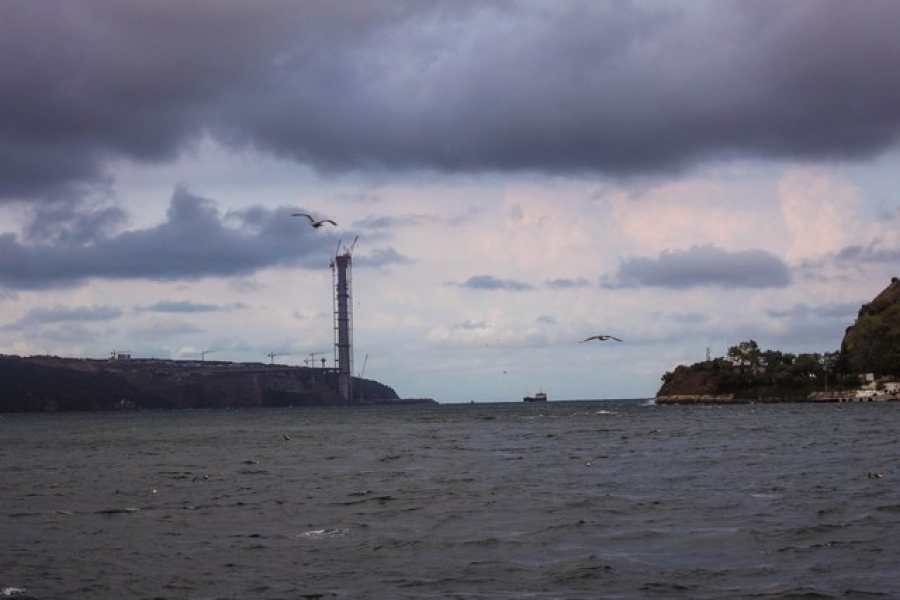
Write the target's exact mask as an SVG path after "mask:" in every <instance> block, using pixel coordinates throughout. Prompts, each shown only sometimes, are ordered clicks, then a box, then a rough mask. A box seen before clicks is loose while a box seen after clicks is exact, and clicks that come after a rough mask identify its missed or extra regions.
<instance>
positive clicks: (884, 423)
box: [0, 402, 900, 599]
mask: <svg viewBox="0 0 900 600" xmlns="http://www.w3.org/2000/svg"><path fill="white" fill-rule="evenodd" d="M898 424H900V403H896V404H878V405H876V404H840V405H838V404H831V405H804V404H795V405H741V406H731V407H725V406H706V407H680V406H665V407H662V406H660V407H655V406H645V405H642V404H641V403H638V402H591V403H550V404H548V405H545V406H539V405H525V404H518V403H517V404H505V405H462V406H453V405H444V406H438V407H415V408H412V407H411V408H384V409H364V410H359V409H314V410H309V409H283V410H282V409H267V410H251V411H185V412H140V413H113V414H110V413H107V414H66V415H2V416H0V473H2V475H0V477H2V490H0V535H2V545H0V595H9V596H12V597H19V598H353V599H355V598H491V599H494V598H517V599H518V598H542V599H543V598H734V597H741V598H743V597H746V598H788V597H806V598H855V597H858V598H869V597H886V598H896V597H900V489H898V482H900V454H898V449H900V446H898V436H897V433H898ZM876 471H877V472H879V473H881V474H883V477H872V476H869V474H870V473H874V472H876Z"/></svg>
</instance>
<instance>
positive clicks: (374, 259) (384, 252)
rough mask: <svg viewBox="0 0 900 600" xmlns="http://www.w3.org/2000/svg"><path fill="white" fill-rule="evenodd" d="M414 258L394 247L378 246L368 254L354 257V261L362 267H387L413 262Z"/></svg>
mask: <svg viewBox="0 0 900 600" xmlns="http://www.w3.org/2000/svg"><path fill="white" fill-rule="evenodd" d="M412 262H413V261H412V259H411V258H409V257H407V256H404V255H403V254H400V253H399V252H397V250H395V249H394V248H376V249H374V250H372V251H371V252H369V253H368V254H361V255H359V256H354V257H353V263H354V264H356V265H359V266H361V267H385V266H388V265H408V264H412Z"/></svg>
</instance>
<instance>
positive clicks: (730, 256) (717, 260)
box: [602, 245, 791, 289]
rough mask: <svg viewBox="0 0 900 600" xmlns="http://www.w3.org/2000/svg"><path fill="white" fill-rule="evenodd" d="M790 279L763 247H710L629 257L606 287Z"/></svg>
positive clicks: (762, 283) (747, 284)
mask: <svg viewBox="0 0 900 600" xmlns="http://www.w3.org/2000/svg"><path fill="white" fill-rule="evenodd" d="M790 281H791V274H790V271H789V270H788V268H787V265H785V263H784V262H783V261H782V260H781V259H780V258H778V257H777V256H775V255H774V254H771V253H769V252H766V251H764V250H744V251H739V252H727V251H725V250H722V249H720V248H716V247H714V246H708V245H707V246H692V247H691V248H689V249H687V250H677V251H664V252H662V253H661V254H660V255H659V257H658V258H655V259H653V258H643V257H633V258H628V259H625V260H623V261H622V262H621V264H620V265H619V268H618V271H617V272H616V275H615V277H613V278H611V279H610V278H606V279H605V280H604V281H603V282H602V285H603V287H607V288H631V287H663V288H674V289H684V288H691V287H697V286H715V287H723V288H768V287H784V286H786V285H788V284H789V283H790Z"/></svg>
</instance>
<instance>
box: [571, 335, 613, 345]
mask: <svg viewBox="0 0 900 600" xmlns="http://www.w3.org/2000/svg"><path fill="white" fill-rule="evenodd" d="M591 340H597V341H600V342H605V341H606V340H616V341H617V342H621V341H622V340H620V339H619V338H617V337H616V336H614V335H603V334H601V335H592V336H591V337H589V338H585V339H583V340H581V341H580V342H578V343H579V344H583V343H585V342H589V341H591Z"/></svg>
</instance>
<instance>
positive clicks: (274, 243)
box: [0, 188, 337, 289]
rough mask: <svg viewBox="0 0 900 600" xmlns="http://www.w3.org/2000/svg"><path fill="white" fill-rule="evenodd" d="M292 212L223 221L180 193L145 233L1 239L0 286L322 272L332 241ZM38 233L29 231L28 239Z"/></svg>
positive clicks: (250, 212)
mask: <svg viewBox="0 0 900 600" xmlns="http://www.w3.org/2000/svg"><path fill="white" fill-rule="evenodd" d="M291 210H292V209H290V208H286V207H285V208H280V209H274V210H271V209H265V208H259V207H254V208H249V209H246V210H242V211H236V212H231V213H225V214H220V213H219V211H218V210H217V208H216V205H215V203H214V202H213V201H211V200H208V199H205V198H201V197H199V196H196V195H194V194H191V193H190V192H189V191H187V190H186V189H183V188H179V189H177V190H176V191H175V193H174V195H173V196H172V199H171V203H170V205H169V209H168V212H167V215H166V220H165V222H163V223H161V224H160V225H157V226H156V227H152V228H149V229H140V230H130V231H122V232H118V233H113V234H110V233H109V232H108V230H106V229H104V228H97V229H96V230H95V231H94V232H93V235H92V236H91V237H86V236H85V235H78V236H72V235H69V232H70V231H71V230H72V227H69V226H68V225H67V224H65V223H63V224H60V225H58V226H55V227H49V226H45V227H41V228H39V229H41V230H42V231H50V230H53V231H56V232H62V233H61V234H59V235H57V236H56V237H54V236H50V235H44V234H43V233H42V235H40V236H39V237H37V238H36V239H35V238H30V237H28V236H27V235H23V236H22V237H21V238H20V237H17V236H15V235H13V234H9V233H7V234H4V235H0V286H3V287H6V288H10V289H47V288H60V287H68V286H73V285H77V284H79V283H80V282H82V281H83V280H85V279H88V278H104V279H138V278H143V279H157V280H177V279H182V280H195V279H199V278H202V277H235V276H241V275H249V274H252V273H254V272H255V271H257V270H259V269H263V268H266V267H271V266H283V265H301V266H306V267H310V268H322V267H323V266H327V261H328V258H329V256H330V254H331V251H332V248H334V247H335V243H336V242H337V234H336V233H332V232H325V231H321V230H317V229H312V228H311V227H308V226H304V223H302V222H300V221H297V220H296V219H291V217H290V213H291ZM99 212H100V214H101V215H102V214H106V212H105V211H104V210H102V209H101V210H100V211H99ZM40 214H43V213H40ZM78 218H79V219H80V218H81V217H78ZM35 228H36V227H35V226H34V225H29V226H27V227H26V232H29V231H33V230H34V229H35Z"/></svg>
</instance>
